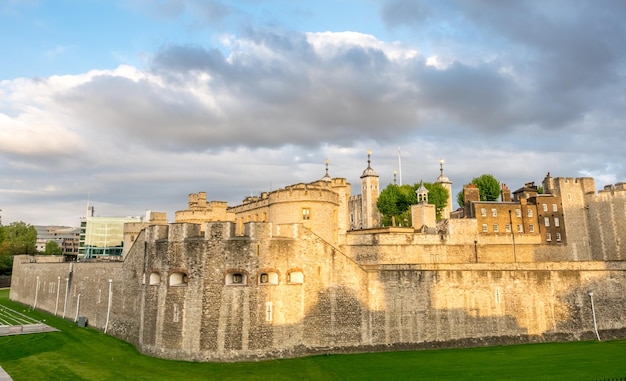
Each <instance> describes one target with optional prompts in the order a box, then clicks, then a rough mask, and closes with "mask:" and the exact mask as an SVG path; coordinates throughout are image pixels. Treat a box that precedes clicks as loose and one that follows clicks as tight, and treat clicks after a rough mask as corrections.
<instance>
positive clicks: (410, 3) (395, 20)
mask: <svg viewBox="0 0 626 381" xmlns="http://www.w3.org/2000/svg"><path fill="white" fill-rule="evenodd" d="M430 12H431V11H430V8H429V7H428V5H426V4H424V3H423V2H419V1H414V0H393V1H388V2H386V3H384V4H383V7H382V8H381V11H380V14H381V18H382V20H383V22H384V23H385V25H387V27H389V28H395V27H398V26H402V25H406V26H412V25H415V24H419V23H421V22H423V21H425V20H426V19H427V18H428V17H429V15H430Z"/></svg>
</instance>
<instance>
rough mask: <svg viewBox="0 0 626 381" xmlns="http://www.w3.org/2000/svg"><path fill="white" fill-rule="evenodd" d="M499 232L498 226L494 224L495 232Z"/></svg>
mask: <svg viewBox="0 0 626 381" xmlns="http://www.w3.org/2000/svg"><path fill="white" fill-rule="evenodd" d="M498 231H499V229H498V224H493V232H494V233H497V232H498Z"/></svg>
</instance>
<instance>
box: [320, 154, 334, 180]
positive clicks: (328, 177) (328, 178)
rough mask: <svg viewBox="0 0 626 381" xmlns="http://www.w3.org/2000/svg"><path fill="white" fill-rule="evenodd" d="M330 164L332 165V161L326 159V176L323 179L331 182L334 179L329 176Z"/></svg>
mask: <svg viewBox="0 0 626 381" xmlns="http://www.w3.org/2000/svg"><path fill="white" fill-rule="evenodd" d="M328 163H330V160H328V159H326V174H325V175H324V177H322V180H323V181H331V180H332V178H331V177H330V175H329V174H328Z"/></svg>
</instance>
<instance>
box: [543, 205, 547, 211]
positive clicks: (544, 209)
mask: <svg viewBox="0 0 626 381" xmlns="http://www.w3.org/2000/svg"><path fill="white" fill-rule="evenodd" d="M542 206H543V211H544V212H547V211H548V204H542Z"/></svg>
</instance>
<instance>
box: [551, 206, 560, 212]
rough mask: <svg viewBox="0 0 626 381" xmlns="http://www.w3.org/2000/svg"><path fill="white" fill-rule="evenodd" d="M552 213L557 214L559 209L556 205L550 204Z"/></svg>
mask: <svg viewBox="0 0 626 381" xmlns="http://www.w3.org/2000/svg"><path fill="white" fill-rule="evenodd" d="M552 211H553V212H558V211H559V207H558V206H557V205H556V204H552Z"/></svg>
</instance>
